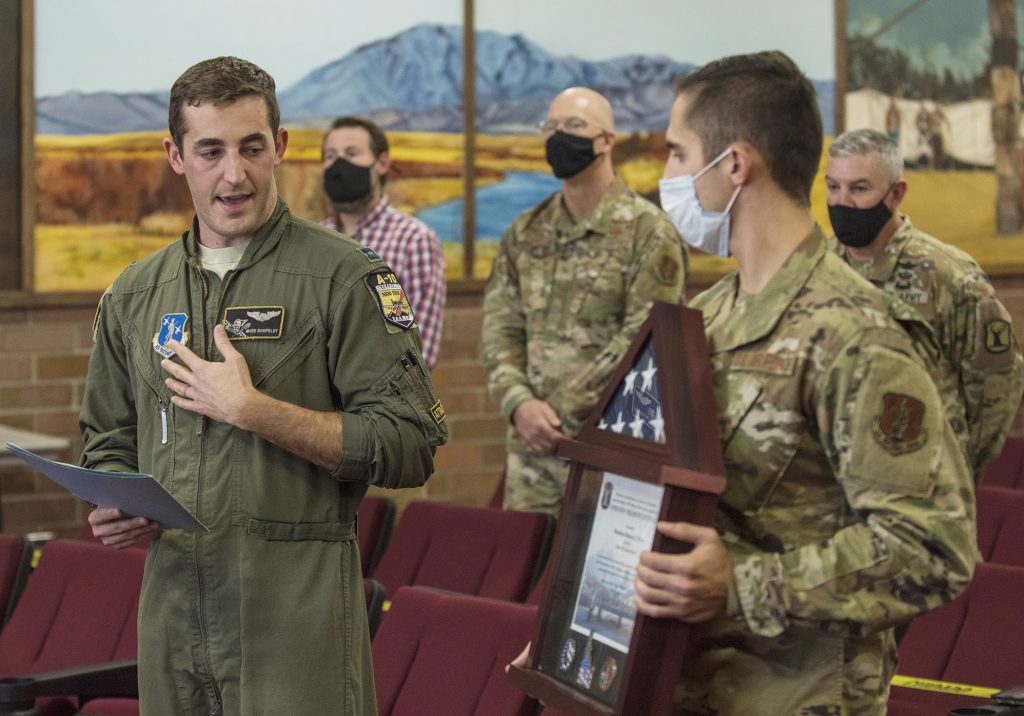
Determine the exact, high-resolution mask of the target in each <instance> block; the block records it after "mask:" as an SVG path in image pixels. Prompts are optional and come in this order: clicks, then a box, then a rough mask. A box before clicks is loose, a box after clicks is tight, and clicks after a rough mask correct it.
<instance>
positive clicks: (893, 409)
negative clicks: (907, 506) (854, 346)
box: [841, 348, 960, 497]
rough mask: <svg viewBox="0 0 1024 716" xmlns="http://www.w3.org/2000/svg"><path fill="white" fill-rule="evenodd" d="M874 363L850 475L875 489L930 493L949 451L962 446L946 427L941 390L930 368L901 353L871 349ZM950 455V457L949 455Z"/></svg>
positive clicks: (858, 405)
mask: <svg viewBox="0 0 1024 716" xmlns="http://www.w3.org/2000/svg"><path fill="white" fill-rule="evenodd" d="M868 352H869V354H870V357H869V358H868V360H870V364H869V365H868V366H867V370H866V373H865V377H864V380H863V381H862V382H861V383H860V386H859V389H858V390H857V391H856V398H855V403H854V406H853V413H852V415H850V416H848V418H849V419H848V420H847V421H846V424H847V425H848V429H849V431H850V434H849V435H848V436H845V437H846V439H842V438H841V442H843V443H845V444H846V445H848V446H849V450H850V455H849V462H848V465H849V469H848V477H849V478H850V479H852V480H853V481H855V482H857V483H859V484H861V485H863V486H865V487H869V488H874V489H881V490H884V491H886V492H891V493H895V494H901V493H902V494H907V495H912V496H916V497H924V496H927V495H928V494H930V493H931V491H932V489H933V488H934V486H935V482H936V478H937V472H938V470H939V465H938V462H939V461H940V460H941V459H942V457H943V454H944V453H943V449H945V450H946V451H947V452H953V453H957V454H956V455H954V457H959V449H960V448H959V446H958V444H957V443H956V440H955V438H954V436H953V433H952V430H951V429H949V428H948V425H946V421H945V417H944V414H943V411H942V405H941V402H940V400H939V396H938V392H937V391H936V388H935V386H934V385H933V384H932V382H931V379H930V378H929V377H928V374H927V372H926V371H925V369H924V367H923V366H921V365H920V363H918V362H917V361H915V360H913V359H912V358H909V357H907V356H904V355H902V354H900V353H897V352H896V351H892V350H886V349H881V348H879V349H876V350H870V351H868ZM947 457H948V455H947Z"/></svg>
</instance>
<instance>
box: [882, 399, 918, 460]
mask: <svg viewBox="0 0 1024 716" xmlns="http://www.w3.org/2000/svg"><path fill="white" fill-rule="evenodd" d="M873 434H874V436H875V440H877V441H878V443H879V444H880V445H881V446H882V447H883V448H885V449H886V450H887V451H888V452H890V453H891V454H893V455H903V454H906V453H908V452H914V451H915V450H917V449H919V448H921V447H923V446H924V444H925V443H927V442H928V431H927V430H925V429H924V403H922V402H921V401H920V400H918V399H917V398H911V397H910V396H909V395H903V394H902V393H886V394H885V395H883V396H882V414H881V415H878V416H877V417H875V424H874V430H873Z"/></svg>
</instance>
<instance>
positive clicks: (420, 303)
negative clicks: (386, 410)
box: [320, 117, 447, 368]
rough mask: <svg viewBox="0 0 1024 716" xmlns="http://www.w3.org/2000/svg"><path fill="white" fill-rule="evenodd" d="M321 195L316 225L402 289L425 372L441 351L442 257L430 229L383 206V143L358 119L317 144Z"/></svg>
mask: <svg viewBox="0 0 1024 716" xmlns="http://www.w3.org/2000/svg"><path fill="white" fill-rule="evenodd" d="M322 154H323V162H324V191H325V192H326V193H327V197H328V199H330V204H331V215H330V216H328V217H327V218H326V219H324V220H323V221H321V222H320V223H321V224H323V225H324V226H328V227H330V228H332V229H334V230H335V231H340V232H341V233H343V234H347V235H349V236H351V237H352V238H354V239H355V240H356V241H358V242H359V243H361V244H363V245H364V246H367V247H369V248H371V249H373V250H374V251H376V252H377V254H379V255H380V257H381V258H382V259H384V261H385V262H387V264H388V265H389V266H390V267H391V269H392V270H393V271H394V272H395V273H396V274H397V275H398V278H399V280H400V281H401V282H402V286H403V287H404V288H405V290H406V293H407V298H408V299H409V303H410V304H411V305H412V310H413V315H414V316H415V318H416V323H417V324H418V325H419V328H420V335H421V337H422V340H423V358H424V360H425V361H426V362H427V365H428V366H429V367H431V368H433V367H434V364H435V363H436V362H437V354H438V352H439V351H440V348H441V329H442V325H443V323H444V304H445V298H446V296H447V291H446V286H445V279H444V254H443V253H442V251H441V241H440V239H438V237H437V234H436V233H434V231H433V229H431V228H430V227H429V226H427V225H426V224H425V223H423V222H422V221H420V220H419V219H416V218H414V217H412V216H409V215H408V214H403V213H402V212H400V211H398V210H397V209H395V208H394V207H392V206H391V204H390V203H389V202H388V198H387V196H386V195H385V194H384V184H385V183H386V182H387V173H388V170H389V169H390V167H391V157H390V155H389V154H388V140H387V137H386V136H385V135H384V132H383V131H382V130H381V128H380V127H378V126H377V125H376V124H374V123H373V122H371V121H370V120H368V119H363V118H362V117H338V118H337V119H335V120H334V122H332V123H331V128H330V129H329V130H327V134H326V135H324V141H323V148H322Z"/></svg>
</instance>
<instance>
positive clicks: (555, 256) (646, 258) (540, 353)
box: [483, 88, 687, 515]
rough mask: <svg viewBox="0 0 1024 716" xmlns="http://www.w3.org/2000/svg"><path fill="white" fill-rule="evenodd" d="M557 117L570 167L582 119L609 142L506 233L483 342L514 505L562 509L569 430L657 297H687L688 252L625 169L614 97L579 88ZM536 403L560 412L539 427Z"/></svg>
mask: <svg viewBox="0 0 1024 716" xmlns="http://www.w3.org/2000/svg"><path fill="white" fill-rule="evenodd" d="M602 110H603V111H602ZM548 118H549V122H554V124H553V125H552V127H555V126H557V127H558V128H560V130H564V131H557V132H556V131H554V129H553V128H552V129H551V130H550V132H549V133H550V134H551V137H552V139H549V150H548V154H549V160H550V161H552V166H553V168H554V169H555V173H556V175H559V174H564V173H565V171H563V170H564V167H562V166H561V163H562V162H561V161H560V159H559V156H558V151H559V150H558V149H557V144H556V143H557V142H558V141H559V140H558V139H555V138H556V137H558V136H559V135H563V134H566V133H567V132H569V131H578V132H580V134H578V135H572V136H575V137H576V138H577V140H578V139H579V138H580V137H582V136H583V135H586V136H587V137H589V136H590V135H592V134H593V130H594V128H595V127H597V128H601V129H602V134H601V135H598V137H596V138H593V139H591V144H593V143H595V142H596V143H598V144H601V145H603V146H601V147H600V148H601V149H602V150H605V151H603V152H602V153H600V154H597V155H596V156H595V155H594V154H593V152H591V154H590V156H591V159H590V162H589V163H588V164H587V165H586V166H585V167H584V168H583V169H582V170H581V171H579V172H578V173H576V174H574V175H572V176H567V177H565V179H564V184H563V186H564V188H563V190H562V191H559V192H556V193H554V194H552V195H551V196H549V197H548V198H546V199H545V200H544V201H542V202H541V203H540V204H539V205H538V206H536V207H534V208H533V209H530V210H528V211H526V212H524V213H523V214H522V215H520V216H519V217H518V218H517V219H516V220H515V222H514V223H513V224H512V225H511V226H510V227H509V229H508V230H507V231H506V232H505V234H504V235H503V236H502V238H501V244H500V248H499V251H498V255H497V257H496V258H495V261H494V267H493V269H492V273H491V277H490V280H489V282H488V284H487V289H486V292H485V295H484V327H483V343H484V364H485V368H486V371H487V378H488V386H489V388H490V391H491V393H492V395H493V396H494V398H495V399H496V400H497V401H498V403H499V405H500V407H501V412H502V414H503V415H504V416H505V417H506V418H507V419H508V420H509V422H510V425H509V429H508V462H507V470H506V492H505V503H504V504H505V507H506V508H507V509H516V510H531V511H538V512H548V513H550V514H554V515H557V514H558V510H559V507H560V505H561V501H562V493H563V491H564V487H565V481H566V478H567V477H568V465H567V463H565V462H563V461H562V460H559V459H558V458H556V457H555V456H554V455H553V451H554V448H555V446H556V445H557V441H558V439H560V438H561V437H563V436H566V435H568V436H573V435H575V434H576V433H577V432H578V431H579V429H580V427H582V421H583V420H584V419H585V418H586V416H587V414H588V413H589V412H590V410H591V408H593V406H594V404H595V403H596V402H597V398H598V396H599V395H600V393H601V391H602V390H603V389H604V387H605V383H606V382H607V380H608V378H609V377H610V376H611V373H612V372H613V370H614V369H615V367H616V366H617V365H618V362H619V360H620V359H621V357H622V355H623V354H624V353H625V351H626V349H627V348H628V347H629V344H630V342H631V340H632V339H633V336H634V335H635V334H636V331H637V329H638V328H639V327H640V324H641V323H642V322H643V320H644V319H645V318H646V317H647V314H648V312H649V311H650V308H651V305H652V304H653V302H654V301H656V300H661V301H667V302H671V303H680V302H681V301H682V300H683V288H684V276H685V270H686V261H687V256H686V250H685V247H684V246H683V242H682V241H681V239H680V237H679V234H678V233H677V232H676V230H675V229H674V228H673V227H672V225H671V224H670V223H669V221H668V219H667V218H666V217H665V215H664V214H663V213H662V212H661V211H660V210H659V209H658V208H657V207H655V206H654V205H653V204H651V203H650V202H648V201H646V200H645V199H643V198H642V197H640V196H638V195H637V194H635V193H633V192H632V191H630V190H629V189H627V188H626V186H625V185H624V184H623V183H622V182H621V181H620V180H618V179H617V178H615V176H614V173H613V171H612V165H611V155H610V149H611V144H613V143H614V133H613V131H612V128H611V109H610V107H608V106H607V101H606V100H604V98H603V97H601V96H600V95H598V94H596V93H594V92H591V91H590V90H581V89H579V88H575V89H572V90H567V91H566V92H564V93H562V94H561V95H559V97H558V98H556V99H555V101H554V102H553V103H552V105H551V111H549V114H548ZM580 121H582V123H583V125H584V126H583V127H579V126H575V125H578V124H579V123H580ZM569 141H572V140H569ZM553 143H555V149H552V144H553ZM584 144H586V142H585V141H584ZM588 196H589V197H590V200H589V206H588V201H587V200H585V199H586V197H588ZM581 197H583V198H584V200H582V201H581ZM581 207H582V208H581ZM524 404H525V405H524ZM531 406H533V407H538V408H539V409H540V410H542V411H545V412H544V413H543V414H544V415H546V416H548V417H547V421H546V423H545V425H544V426H543V428H542V429H541V430H540V433H539V434H537V433H535V434H531V432H530V428H529V426H527V427H524V423H523V420H522V417H523V413H524V412H528V409H529V408H530V407H531ZM547 411H550V412H547ZM555 416H557V417H555Z"/></svg>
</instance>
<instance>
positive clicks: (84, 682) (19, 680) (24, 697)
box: [0, 659, 139, 714]
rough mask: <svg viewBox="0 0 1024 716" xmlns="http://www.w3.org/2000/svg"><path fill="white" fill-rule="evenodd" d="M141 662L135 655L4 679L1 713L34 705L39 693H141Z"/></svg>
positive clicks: (81, 696) (81, 695) (0, 682)
mask: <svg viewBox="0 0 1024 716" xmlns="http://www.w3.org/2000/svg"><path fill="white" fill-rule="evenodd" d="M138 695H139V666H138V662H137V661H135V660H134V659H127V660H124V661H109V662H105V663H102V664H89V665H87V666H76V667H73V668H70V669H61V670H59V671H48V672H45V673H41V674H33V675H31V676H24V677H11V678H6V679H0V714H5V713H10V712H12V711H18V710H21V709H31V708H32V705H33V703H34V702H35V700H36V698H37V697H39V696H77V697H79V699H81V700H85V699H92V698H96V697H99V696H109V697H136V698H137V697H138Z"/></svg>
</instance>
